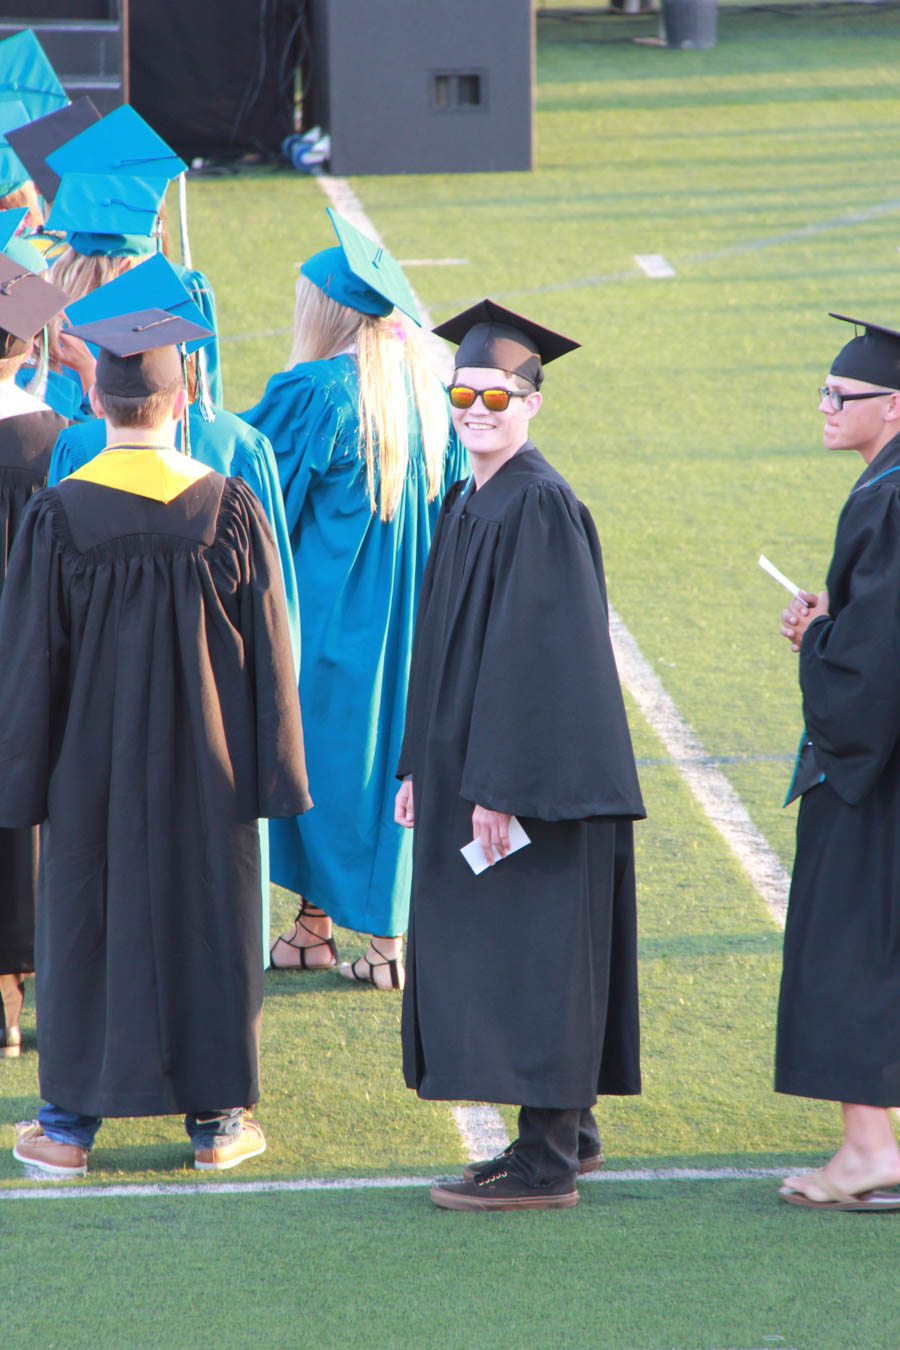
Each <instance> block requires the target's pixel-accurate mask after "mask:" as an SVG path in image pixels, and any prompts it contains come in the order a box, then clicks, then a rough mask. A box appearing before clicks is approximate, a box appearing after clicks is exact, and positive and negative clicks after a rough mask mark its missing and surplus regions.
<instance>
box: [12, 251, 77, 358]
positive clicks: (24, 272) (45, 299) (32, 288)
mask: <svg viewBox="0 0 900 1350" xmlns="http://www.w3.org/2000/svg"><path fill="white" fill-rule="evenodd" d="M68 302H69V295H68V293H67V292H66V291H64V290H62V288H61V287H59V286H53V285H51V283H50V282H49V281H45V280H44V278H43V277H39V276H37V275H36V274H35V273H34V272H31V271H29V269H28V268H27V267H23V266H22V264H21V263H18V262H16V261H15V260H14V259H13V258H8V257H7V256H6V254H5V253H0V357H7V356H18V355H20V353H22V352H24V351H25V350H26V348H27V347H28V344H29V342H30V341H31V339H32V338H33V337H34V336H35V334H36V333H39V332H40V331H41V329H42V328H43V327H44V324H46V323H49V321H50V320H51V319H52V318H53V316H54V314H58V313H59V311H60V310H61V309H64V308H65V306H66V305H67V304H68Z"/></svg>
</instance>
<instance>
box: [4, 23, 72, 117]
mask: <svg viewBox="0 0 900 1350" xmlns="http://www.w3.org/2000/svg"><path fill="white" fill-rule="evenodd" d="M0 100H3V101H10V100H18V102H20V103H24V105H25V109H26V111H27V113H28V120H29V121H30V120H31V119H32V118H35V117H43V116H44V115H45V113H50V112H56V110H57V109H58V108H64V107H65V105H66V104H67V103H68V102H69V96H68V94H67V93H66V91H65V89H63V87H62V85H61V84H60V82H59V80H58V78H57V75H56V71H55V70H54V69H53V67H52V66H51V64H50V62H49V61H48V60H47V56H46V53H45V52H44V49H43V47H42V46H41V44H40V43H39V42H38V40H37V38H36V37H35V35H34V33H32V31H31V29H30V28H23V29H22V31H21V32H20V33H13V35H12V37H8V38H4V39H3V41H2V42H0Z"/></svg>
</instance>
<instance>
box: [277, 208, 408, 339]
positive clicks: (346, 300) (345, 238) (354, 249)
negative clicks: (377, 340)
mask: <svg viewBox="0 0 900 1350" xmlns="http://www.w3.org/2000/svg"><path fill="white" fill-rule="evenodd" d="M326 209H327V212H328V216H329V219H330V220H331V223H332V225H333V226H334V230H335V233H336V235H337V237H338V239H339V241H340V246H339V247H338V248H326V249H322V251H321V252H320V253H314V254H313V255H312V257H311V258H307V260H306V262H305V263H302V264H301V267H300V271H301V272H302V273H303V275H304V276H305V277H306V278H307V279H308V280H309V281H311V282H312V283H313V285H314V286H318V288H319V290H320V291H324V292H325V294H326V295H327V296H329V298H330V299H332V300H337V302H338V303H339V304H341V305H346V306H347V307H348V309H356V310H359V311H360V313H361V314H377V315H380V316H381V317H384V316H385V315H387V314H390V312H391V310H392V309H394V308H395V307H396V308H397V309H402V310H403V313H404V314H408V315H409V317H410V318H411V319H412V320H413V321H414V322H415V323H417V324H419V325H420V326H421V323H422V319H421V316H420V314H419V308H418V305H417V304H416V301H415V297H414V295H413V293H412V291H411V290H410V286H409V282H408V281H407V280H406V277H405V276H404V275H403V271H402V269H401V267H400V264H399V263H398V262H397V259H396V258H395V257H394V256H393V254H391V253H389V252H388V250H387V249H386V248H384V247H383V246H382V245H381V244H376V242H375V240H374V239H370V238H369V236H368V235H366V234H363V232H362V230H358V229H357V228H356V226H355V225H351V223H350V221H349V220H347V219H345V217H344V216H340V215H338V213H337V211H335V210H334V209H333V208H332V207H330V206H329V207H327V208H326Z"/></svg>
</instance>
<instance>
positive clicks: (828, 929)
mask: <svg viewBox="0 0 900 1350" xmlns="http://www.w3.org/2000/svg"><path fill="white" fill-rule="evenodd" d="M826 586H827V590H828V597H829V611H830V617H828V618H821V619H817V620H816V621H815V622H814V623H812V624H810V626H809V628H808V629H807V631H806V633H805V634H804V637H803V642H802V644H801V647H800V664H799V673H800V686H801V689H802V691H803V715H804V721H805V725H806V733H805V735H804V738H803V746H802V752H801V756H800V761H799V763H798V770H797V773H796V774H795V784H794V791H793V795H797V791H798V790H799V791H802V792H803V794H804V795H803V800H802V802H801V804H800V812H799V816H798V820H797V851H796V857H795V861H794V870H793V876H792V879H791V892H790V900H789V904H788V915H787V924H786V928H785V940H784V970H783V974H782V980H781V996H780V1001H779V1008H778V1033H777V1045H776V1062H775V1087H776V1089H777V1090H778V1091H779V1092H788V1093H793V1094H795V1095H797V1096H801V1097H818V1098H824V1099H827V1100H832V1101H844V1102H861V1103H863V1104H867V1105H871V1106H897V1105H900V834H898V822H900V436H898V437H895V438H894V440H892V441H890V442H889V443H888V444H887V445H885V446H884V447H883V448H882V450H881V451H880V453H879V454H878V455H876V457H875V459H874V460H873V461H872V463H871V464H869V465H867V466H866V469H865V471H864V473H863V474H862V475H861V476H860V478H859V479H858V480H857V482H856V484H855V486H854V488H853V490H852V492H851V493H850V496H849V498H848V500H847V503H846V505H845V506H844V509H843V511H842V512H841V516H840V519H839V520H838V526H837V535H836V539H835V547H834V556H833V558H832V561H831V566H830V567H829V569H828V577H827V581H826ZM823 775H824V779H823Z"/></svg>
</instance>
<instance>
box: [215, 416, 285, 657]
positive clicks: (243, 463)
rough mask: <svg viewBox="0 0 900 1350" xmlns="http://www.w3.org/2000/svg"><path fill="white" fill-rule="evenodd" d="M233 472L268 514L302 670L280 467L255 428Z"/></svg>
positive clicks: (248, 433)
mask: <svg viewBox="0 0 900 1350" xmlns="http://www.w3.org/2000/svg"><path fill="white" fill-rule="evenodd" d="M231 471H232V473H233V474H236V475H237V476H238V477H240V478H243V480H244V482H245V483H249V484H250V486H251V487H252V488H253V491H254V492H255V493H256V495H257V497H258V498H259V500H260V502H261V503H262V508H263V511H264V512H265V513H266V519H267V520H268V522H269V526H270V528H271V530H272V534H273V536H274V539H275V547H276V549H277V551H278V560H279V563H280V565H281V576H282V580H283V582H284V596H285V601H286V602H287V618H288V628H289V630H290V635H291V650H292V652H293V654H294V667H295V669H296V670H297V671H298V672H299V670H300V601H299V598H298V594H297V573H296V571H295V568H294V555H293V554H292V553H291V541H290V536H289V535H288V527H287V520H286V519H285V514H284V501H283V500H282V496H281V488H280V486H279V483H278V469H277V467H276V464H275V455H274V453H273V450H272V446H271V445H270V443H269V439H268V437H267V436H264V435H263V434H262V432H261V431H258V430H257V429H256V428H255V427H252V426H248V427H247V428H246V432H245V434H244V435H243V436H242V438H241V441H240V444H239V446H238V449H237V453H236V455H235V459H234V463H233V466H232V470H231Z"/></svg>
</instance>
